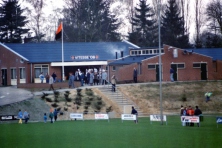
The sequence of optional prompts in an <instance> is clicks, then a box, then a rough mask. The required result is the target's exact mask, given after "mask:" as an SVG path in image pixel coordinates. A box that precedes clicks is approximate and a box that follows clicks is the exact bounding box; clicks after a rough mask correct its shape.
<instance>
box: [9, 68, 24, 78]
mask: <svg viewBox="0 0 222 148" xmlns="http://www.w3.org/2000/svg"><path fill="white" fill-rule="evenodd" d="M19 75H20V79H25V78H26V72H25V68H19ZM11 79H17V71H16V68H11Z"/></svg>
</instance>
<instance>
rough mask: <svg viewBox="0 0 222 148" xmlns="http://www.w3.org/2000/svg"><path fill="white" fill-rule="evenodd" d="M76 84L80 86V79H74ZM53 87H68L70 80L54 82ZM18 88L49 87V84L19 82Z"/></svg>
mask: <svg viewBox="0 0 222 148" xmlns="http://www.w3.org/2000/svg"><path fill="white" fill-rule="evenodd" d="M74 85H75V87H80V86H81V83H80V81H74ZM53 87H54V88H55V89H60V88H68V87H69V85H68V81H67V82H57V83H54V84H53ZM17 88H28V89H30V88H45V89H47V88H49V84H48V83H28V84H18V85H17Z"/></svg>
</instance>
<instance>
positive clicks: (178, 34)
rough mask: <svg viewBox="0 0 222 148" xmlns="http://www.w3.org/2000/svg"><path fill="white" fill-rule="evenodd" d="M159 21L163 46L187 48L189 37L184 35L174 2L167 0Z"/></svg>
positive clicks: (182, 22) (182, 25) (173, 0)
mask: <svg viewBox="0 0 222 148" xmlns="http://www.w3.org/2000/svg"><path fill="white" fill-rule="evenodd" d="M167 3H168V4H167V5H166V9H165V11H164V14H163V15H162V21H161V24H162V26H161V40H162V42H163V44H167V45H171V46H175V47H180V48H186V47H189V46H190V45H189V36H188V34H185V32H186V30H185V28H184V26H185V25H184V21H183V20H184V19H183V18H182V17H181V14H180V12H181V11H180V9H179V7H178V5H177V3H176V0H168V2H167Z"/></svg>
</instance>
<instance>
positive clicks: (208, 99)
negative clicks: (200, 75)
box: [205, 92, 212, 102]
mask: <svg viewBox="0 0 222 148" xmlns="http://www.w3.org/2000/svg"><path fill="white" fill-rule="evenodd" d="M211 95H212V93H211V92H206V93H205V97H206V102H208V101H210V96H211Z"/></svg>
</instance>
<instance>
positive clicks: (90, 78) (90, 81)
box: [89, 70, 94, 86]
mask: <svg viewBox="0 0 222 148" xmlns="http://www.w3.org/2000/svg"><path fill="white" fill-rule="evenodd" d="M93 78H94V75H93V71H92V70H91V71H90V77H89V84H90V85H91V86H92V85H93Z"/></svg>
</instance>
